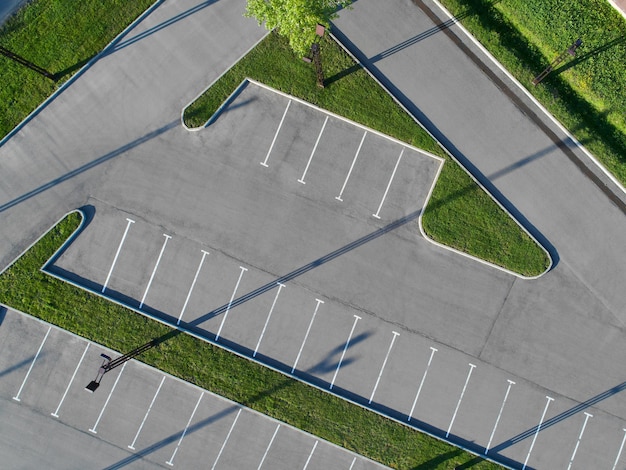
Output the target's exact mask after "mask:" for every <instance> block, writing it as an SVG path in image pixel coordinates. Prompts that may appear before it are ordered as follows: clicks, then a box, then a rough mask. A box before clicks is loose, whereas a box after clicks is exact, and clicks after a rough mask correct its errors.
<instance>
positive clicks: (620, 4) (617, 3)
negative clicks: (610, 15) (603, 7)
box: [609, 0, 626, 18]
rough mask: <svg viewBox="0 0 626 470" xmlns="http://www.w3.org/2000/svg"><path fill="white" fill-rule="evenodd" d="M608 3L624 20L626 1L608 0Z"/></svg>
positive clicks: (625, 16)
mask: <svg viewBox="0 0 626 470" xmlns="http://www.w3.org/2000/svg"><path fill="white" fill-rule="evenodd" d="M609 3H610V4H611V5H613V7H614V8H615V9H616V10H617V11H619V12H620V13H621V14H622V16H623V17H624V18H626V0H609Z"/></svg>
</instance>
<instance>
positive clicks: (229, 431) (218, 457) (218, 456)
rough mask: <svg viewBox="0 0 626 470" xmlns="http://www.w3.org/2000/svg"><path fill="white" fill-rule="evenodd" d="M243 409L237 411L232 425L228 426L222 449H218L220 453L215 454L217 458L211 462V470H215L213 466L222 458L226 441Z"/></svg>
mask: <svg viewBox="0 0 626 470" xmlns="http://www.w3.org/2000/svg"><path fill="white" fill-rule="evenodd" d="M242 409H243V408H239V411H237V416H235V420H234V421H233V424H231V425H230V429H229V430H228V434H226V439H224V442H223V443H222V447H220V451H219V452H218V453H217V457H216V458H215V462H213V466H212V467H211V470H215V466H216V465H217V462H218V461H219V459H220V457H221V456H222V452H223V451H224V447H226V443H227V442H228V439H230V435H231V434H232V432H233V429H235V424H237V420H238V419H239V415H240V414H241V411H242Z"/></svg>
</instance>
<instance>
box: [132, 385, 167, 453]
mask: <svg viewBox="0 0 626 470" xmlns="http://www.w3.org/2000/svg"><path fill="white" fill-rule="evenodd" d="M163 382H165V376H163V378H162V379H161V383H160V384H159V388H157V391H156V393H155V394H154V396H153V397H152V401H151V402H150V406H148V410H147V411H146V414H145V416H144V417H143V419H142V420H141V424H140V425H139V429H137V434H135V438H134V439H133V442H132V443H131V444H130V445H129V446H128V448H129V449H131V450H135V443H136V442H137V438H138V437H139V433H140V432H141V430H142V429H143V425H144V423H145V422H146V419H147V418H148V415H149V414H150V410H151V409H152V405H154V401H155V400H156V397H157V395H158V394H159V392H160V391H161V387H162V386H163Z"/></svg>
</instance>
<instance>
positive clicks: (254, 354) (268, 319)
mask: <svg viewBox="0 0 626 470" xmlns="http://www.w3.org/2000/svg"><path fill="white" fill-rule="evenodd" d="M277 284H278V292H276V296H275V297H274V301H273V302H272V307H271V308H270V312H269V313H268V314H267V319H266V320H265V325H263V330H262V331H261V336H259V341H258V342H257V343H256V348H254V353H253V354H252V357H256V353H257V352H258V351H259V346H261V340H262V339H263V335H264V334H265V330H266V329H267V324H268V323H269V322H270V318H271V317H272V312H273V311H274V306H275V305H276V301H277V300H278V296H279V295H280V291H281V289H282V288H283V287H285V284H281V283H280V282H277Z"/></svg>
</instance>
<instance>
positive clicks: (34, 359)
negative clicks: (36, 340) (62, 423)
mask: <svg viewBox="0 0 626 470" xmlns="http://www.w3.org/2000/svg"><path fill="white" fill-rule="evenodd" d="M51 329H52V326H49V327H48V331H47V332H46V336H44V337H43V341H42V342H41V344H40V345H39V349H37V354H35V357H34V358H33V361H32V362H31V363H30V367H29V368H28V372H26V377H24V381H23V382H22V385H21V386H20V389H19V390H18V391H17V395H15V396H14V397H13V399H14V400H15V401H21V400H20V394H21V393H22V390H23V389H24V385H26V381H27V380H28V376H29V375H30V372H31V371H32V370H33V366H34V365H35V361H36V360H37V358H38V357H39V354H40V353H41V350H42V348H43V345H44V344H45V342H46V340H47V339H48V335H49V334H50V330H51Z"/></svg>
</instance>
